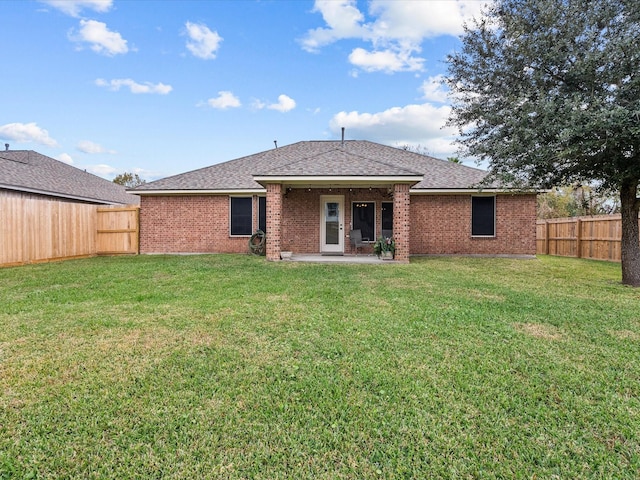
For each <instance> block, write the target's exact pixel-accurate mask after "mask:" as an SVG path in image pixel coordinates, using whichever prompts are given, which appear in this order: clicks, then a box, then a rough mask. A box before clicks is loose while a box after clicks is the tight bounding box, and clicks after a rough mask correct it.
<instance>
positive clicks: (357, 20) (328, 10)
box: [301, 0, 365, 52]
mask: <svg viewBox="0 0 640 480" xmlns="http://www.w3.org/2000/svg"><path fill="white" fill-rule="evenodd" d="M313 12H319V13H320V14H321V15H322V18H323V19H324V21H325V23H326V24H327V26H328V27H329V28H316V29H314V30H309V32H307V35H306V37H305V38H303V39H302V40H301V43H302V48H304V49H305V50H306V51H308V52H317V51H318V50H319V49H320V47H324V46H325V45H329V44H331V43H333V42H335V41H337V40H340V39H343V38H356V37H362V36H364V35H365V28H364V27H363V25H361V22H362V21H363V20H364V15H363V14H362V13H361V12H360V10H358V8H357V6H356V2H355V0H339V1H338V0H316V2H315V6H314V8H313Z"/></svg>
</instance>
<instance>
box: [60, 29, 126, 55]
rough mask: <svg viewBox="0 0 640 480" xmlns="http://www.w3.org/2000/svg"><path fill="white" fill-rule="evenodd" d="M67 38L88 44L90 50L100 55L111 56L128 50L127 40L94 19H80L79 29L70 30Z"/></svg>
mask: <svg viewBox="0 0 640 480" xmlns="http://www.w3.org/2000/svg"><path fill="white" fill-rule="evenodd" d="M69 39H70V40H72V41H75V42H79V43H81V42H84V43H88V44H90V48H91V50H93V51H94V52H96V53H100V54H102V55H107V56H110V57H111V56H113V55H117V54H124V53H127V52H128V51H129V47H127V41H126V40H125V39H123V38H122V36H121V35H120V34H119V33H118V32H112V31H110V30H109V29H108V28H107V24H106V23H103V22H98V21H96V20H80V30H79V31H78V33H77V34H76V33H75V32H74V31H71V32H70V34H69Z"/></svg>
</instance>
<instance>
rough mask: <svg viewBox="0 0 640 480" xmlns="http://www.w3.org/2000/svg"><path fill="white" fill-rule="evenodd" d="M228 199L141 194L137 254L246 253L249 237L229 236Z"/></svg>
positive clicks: (224, 197)
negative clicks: (138, 248) (147, 195)
mask: <svg viewBox="0 0 640 480" xmlns="http://www.w3.org/2000/svg"><path fill="white" fill-rule="evenodd" d="M229 202H230V201H229V197H228V196H226V195H219V196H214V195H193V196H181V195H174V196H166V197H146V196H143V197H141V198H140V253H245V252H247V250H248V242H249V237H231V236H230V235H229V212H230V206H229ZM257 210H258V206H257V197H255V198H254V212H257ZM254 224H255V225H256V229H257V215H254Z"/></svg>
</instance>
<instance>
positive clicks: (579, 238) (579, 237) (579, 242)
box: [576, 218, 582, 258]
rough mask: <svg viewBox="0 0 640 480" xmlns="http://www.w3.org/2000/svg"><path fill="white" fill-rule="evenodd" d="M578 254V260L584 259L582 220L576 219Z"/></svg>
mask: <svg viewBox="0 0 640 480" xmlns="http://www.w3.org/2000/svg"><path fill="white" fill-rule="evenodd" d="M576 249H577V250H576V253H577V256H578V258H582V220H581V219H580V218H576Z"/></svg>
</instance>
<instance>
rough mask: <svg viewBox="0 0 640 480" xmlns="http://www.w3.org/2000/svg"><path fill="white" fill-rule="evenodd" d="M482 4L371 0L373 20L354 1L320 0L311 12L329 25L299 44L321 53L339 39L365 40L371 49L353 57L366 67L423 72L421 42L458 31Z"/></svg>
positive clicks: (472, 0) (356, 52)
mask: <svg viewBox="0 0 640 480" xmlns="http://www.w3.org/2000/svg"><path fill="white" fill-rule="evenodd" d="M483 5H484V3H483V2H481V1H477V0H468V1H467V0H430V1H428V2H418V1H397V0H373V1H372V2H370V4H369V11H368V13H369V16H370V17H371V21H369V22H366V21H365V15H364V14H363V13H362V12H361V11H360V10H358V7H357V4H356V1H355V0H340V1H333V0H316V2H315V7H314V10H313V11H314V12H319V13H321V14H322V17H323V19H324V21H325V23H326V25H327V27H326V28H316V29H312V30H309V31H308V32H307V34H306V35H305V36H304V37H303V38H302V39H301V45H302V48H303V49H305V50H306V51H308V52H317V51H319V50H320V48H321V47H323V46H325V45H329V44H331V43H334V42H337V41H339V40H343V39H356V40H361V41H363V42H366V43H367V44H370V45H371V47H370V48H369V49H365V48H362V47H357V48H355V49H354V50H353V51H352V52H351V54H350V55H349V61H350V62H351V63H352V64H353V65H355V66H357V67H359V68H361V69H363V70H364V71H367V72H374V71H384V72H387V73H391V72H398V71H420V70H422V69H423V63H424V59H423V58H421V57H416V56H414V54H415V53H418V52H420V51H421V44H422V42H423V41H424V40H425V39H427V38H433V37H437V36H440V35H454V36H457V35H460V34H461V33H462V32H463V24H464V22H465V21H468V20H470V19H471V18H472V17H473V16H474V15H477V14H479V13H480V11H481V8H482V6H483Z"/></svg>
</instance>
